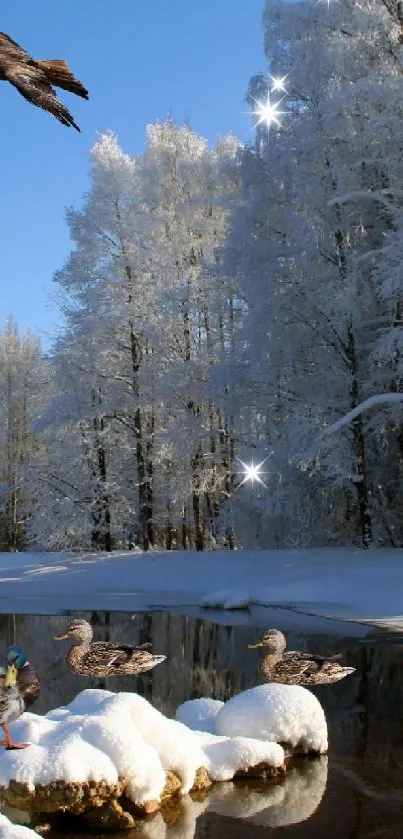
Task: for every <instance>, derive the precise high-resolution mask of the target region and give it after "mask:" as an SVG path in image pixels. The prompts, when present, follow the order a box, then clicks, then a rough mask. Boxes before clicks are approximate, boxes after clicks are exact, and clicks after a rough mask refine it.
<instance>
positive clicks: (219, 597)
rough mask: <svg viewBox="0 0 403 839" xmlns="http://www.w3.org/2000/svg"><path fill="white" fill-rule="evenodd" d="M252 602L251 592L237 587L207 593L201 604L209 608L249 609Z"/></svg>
mask: <svg viewBox="0 0 403 839" xmlns="http://www.w3.org/2000/svg"><path fill="white" fill-rule="evenodd" d="M251 602H252V598H251V596H250V594H247V593H246V592H245V591H242V590H241V589H237V588H222V589H220V590H219V591H213V592H212V593H211V594H205V595H204V597H202V600H201V605H202V606H204V608H207V609H248V608H249V606H250V604H251Z"/></svg>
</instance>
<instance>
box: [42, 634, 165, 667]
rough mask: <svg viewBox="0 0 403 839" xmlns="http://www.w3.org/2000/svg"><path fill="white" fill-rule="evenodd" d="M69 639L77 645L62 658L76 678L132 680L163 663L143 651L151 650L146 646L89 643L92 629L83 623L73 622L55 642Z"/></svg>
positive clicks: (108, 642)
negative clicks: (95, 677)
mask: <svg viewBox="0 0 403 839" xmlns="http://www.w3.org/2000/svg"><path fill="white" fill-rule="evenodd" d="M69 637H72V638H75V639H76V640H77V642H78V643H76V644H74V646H73V647H71V648H70V649H69V651H68V653H67V656H66V664H67V667H68V668H69V670H70V671H71V672H72V673H74V674H75V675H76V676H99V677H105V676H136V675H137V674H138V673H145V672H146V671H147V670H151V669H152V668H153V667H156V666H157V664H160V663H161V662H162V661H165V659H166V656H165V655H152V653H150V652H149V650H148V649H146V648H147V647H150V646H151V645H150V644H148V643H147V644H142V645H140V646H138V647H133V646H130V645H129V644H117V643H114V642H113V641H95V642H92V627H91V626H90V624H89V623H88V622H87V621H83V620H77V621H73V622H72V623H71V624H70V626H69V627H68V628H67V630H66V632H63V633H62V634H61V635H57V636H56V639H57V640H58V641H60V640H62V638H69Z"/></svg>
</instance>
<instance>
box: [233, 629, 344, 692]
mask: <svg viewBox="0 0 403 839" xmlns="http://www.w3.org/2000/svg"><path fill="white" fill-rule="evenodd" d="M248 646H249V649H255V647H267V649H268V652H267V654H266V655H265V656H264V657H263V658H262V661H261V662H260V665H259V673H260V675H261V677H262V679H264V680H265V681H266V682H280V684H283V685H330V684H332V682H338V681H339V680H340V679H344V677H345V676H348V675H349V674H350V673H354V672H355V667H342V665H341V664H339V663H338V659H340V658H341V656H340V655H335V656H328V657H324V656H321V655H313V654H312V653H300V652H294V650H293V651H290V652H287V653H286V652H285V648H286V646H287V642H286V640H285V637H284V635H283V633H282V632H280V630H279V629H268V630H267V632H265V633H264V635H262V637H261V638H260V639H259V640H258V641H255V643H254V644H249V645H248Z"/></svg>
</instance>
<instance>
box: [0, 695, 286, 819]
mask: <svg viewBox="0 0 403 839" xmlns="http://www.w3.org/2000/svg"><path fill="white" fill-rule="evenodd" d="M220 712H221V711H220ZM12 735H13V737H14V738H15V739H16V740H19V741H23V742H28V743H31V744H32V745H31V747H30V748H28V749H25V750H24V751H16V752H6V751H2V752H1V753H0V786H2V787H7V786H8V785H9V783H10V781H11V780H14V781H17V782H19V783H23V784H27V785H28V788H29V790H31V791H33V790H34V789H35V787H36V786H38V785H43V786H47V785H48V784H51V783H52V782H53V781H65V782H66V783H72V782H78V783H85V782H101V781H104V782H106V783H107V784H109V785H110V786H115V785H117V784H118V781H119V779H122V778H123V779H124V780H125V783H126V785H127V786H126V790H125V793H126V795H127V796H128V797H129V798H131V799H132V801H134V802H135V803H136V804H143V803H144V802H146V801H159V800H160V798H161V793H162V791H163V789H164V786H165V782H166V773H167V771H168V770H171V771H172V772H174V773H175V774H176V775H177V776H178V777H179V778H180V780H181V784H182V788H181V792H182V793H183V794H185V793H187V792H189V790H190V789H191V788H192V786H193V784H194V783H195V779H196V774H197V770H198V769H199V768H200V767H205V769H207V771H208V773H209V774H210V776H211V778H213V779H214V780H217V781H218V780H227V779H228V778H232V777H233V776H234V774H235V772H236V771H237V770H238V769H247V768H249V767H251V766H255V765H256V764H258V763H260V762H261V761H266V762H267V763H269V764H270V766H272V767H274V768H279V767H281V766H282V764H283V763H284V751H283V749H282V748H281V746H278V745H277V744H276V743H269V742H259V741H258V740H250V739H249V738H244V737H238V736H237V737H235V738H233V739H231V738H228V737H227V736H225V737H216V736H214V735H212V734H208V733H205V734H202V733H200V732H199V733H196V732H195V731H192V730H191V729H190V728H188V727H187V726H185V725H184V724H183V723H182V722H179V721H178V720H171V719H168V718H167V717H165V716H164V715H163V714H161V713H160V712H159V711H157V710H156V709H155V708H153V707H152V705H150V704H149V703H148V702H147V700H146V699H144V698H143V697H141V696H138V695H137V694H136V693H118V694H114V693H111V692H110V691H103V690H84V691H82V692H81V693H80V694H79V695H78V696H77V697H76V698H75V699H74V700H73V702H71V703H70V705H67V706H66V707H63V708H57V709H55V710H53V711H51V712H49V713H48V714H46V716H44V717H40V716H37V715H35V714H31V713H25V714H23V716H22V717H20V719H19V720H17V721H16V722H15V723H13V725H12ZM266 739H267V738H266Z"/></svg>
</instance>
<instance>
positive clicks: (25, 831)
mask: <svg viewBox="0 0 403 839" xmlns="http://www.w3.org/2000/svg"><path fill="white" fill-rule="evenodd" d="M0 839H38V834H37V833H35V831H34V830H31V829H30V828H29V827H23V826H22V825H20V824H13V823H12V822H10V820H9V819H8V818H7V817H6V816H3V814H2V813H0Z"/></svg>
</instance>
